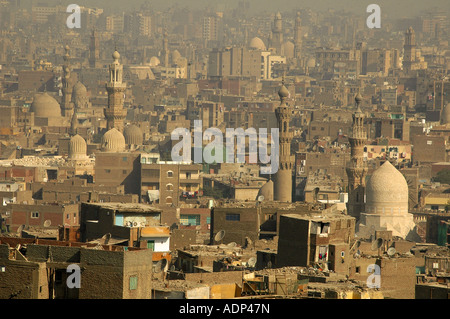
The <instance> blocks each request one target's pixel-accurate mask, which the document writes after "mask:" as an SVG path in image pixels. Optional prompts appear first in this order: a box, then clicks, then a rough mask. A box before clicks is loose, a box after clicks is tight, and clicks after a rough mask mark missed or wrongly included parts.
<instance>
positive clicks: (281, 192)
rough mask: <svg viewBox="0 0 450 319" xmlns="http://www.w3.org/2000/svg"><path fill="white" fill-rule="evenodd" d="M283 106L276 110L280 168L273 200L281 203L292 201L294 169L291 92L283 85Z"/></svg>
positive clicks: (281, 95) (281, 96) (281, 91)
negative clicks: (289, 100) (289, 103)
mask: <svg viewBox="0 0 450 319" xmlns="http://www.w3.org/2000/svg"><path fill="white" fill-rule="evenodd" d="M278 95H279V96H280V101H281V104H280V106H279V107H277V108H276V110H275V115H276V117H277V122H278V128H279V134H280V166H279V168H278V171H277V173H276V174H275V176H274V187H273V188H274V189H273V193H274V194H273V199H274V200H275V201H281V202H291V201H292V169H293V166H294V157H293V156H291V141H292V138H293V136H294V134H293V133H292V132H290V131H289V122H290V119H291V109H290V107H289V106H288V105H287V104H286V99H287V98H288V97H289V91H288V90H287V88H286V86H284V79H283V84H282V86H281V88H280V90H279V91H278Z"/></svg>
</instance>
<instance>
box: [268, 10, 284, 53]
mask: <svg viewBox="0 0 450 319" xmlns="http://www.w3.org/2000/svg"><path fill="white" fill-rule="evenodd" d="M283 42H284V41H283V19H282V18H281V13H280V12H277V14H276V15H275V20H274V21H273V27H272V37H271V44H270V45H271V46H272V47H273V48H275V49H276V51H277V54H278V55H284V52H282V51H283Z"/></svg>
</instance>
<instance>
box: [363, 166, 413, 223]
mask: <svg viewBox="0 0 450 319" xmlns="http://www.w3.org/2000/svg"><path fill="white" fill-rule="evenodd" d="M408 196H409V194H408V183H407V182H406V179H405V177H404V176H403V175H402V173H400V172H399V171H398V170H397V169H396V168H395V167H394V166H393V165H392V164H391V163H390V162H389V161H386V162H385V163H384V164H383V165H381V166H380V167H379V168H378V169H377V170H375V172H374V173H373V174H372V176H371V177H370V179H369V181H368V182H367V186H366V213H367V214H379V215H397V214H405V213H408Z"/></svg>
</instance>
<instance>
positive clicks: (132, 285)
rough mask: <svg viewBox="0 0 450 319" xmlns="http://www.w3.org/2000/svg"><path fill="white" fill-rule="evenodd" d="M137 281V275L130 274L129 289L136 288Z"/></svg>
mask: <svg viewBox="0 0 450 319" xmlns="http://www.w3.org/2000/svg"><path fill="white" fill-rule="evenodd" d="M137 282H138V278H137V276H130V290H136V289H137Z"/></svg>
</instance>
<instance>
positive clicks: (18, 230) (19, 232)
mask: <svg viewBox="0 0 450 319" xmlns="http://www.w3.org/2000/svg"><path fill="white" fill-rule="evenodd" d="M24 228H25V225H20V226H19V228H17V235H18V236H19V237H22V230H24Z"/></svg>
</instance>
